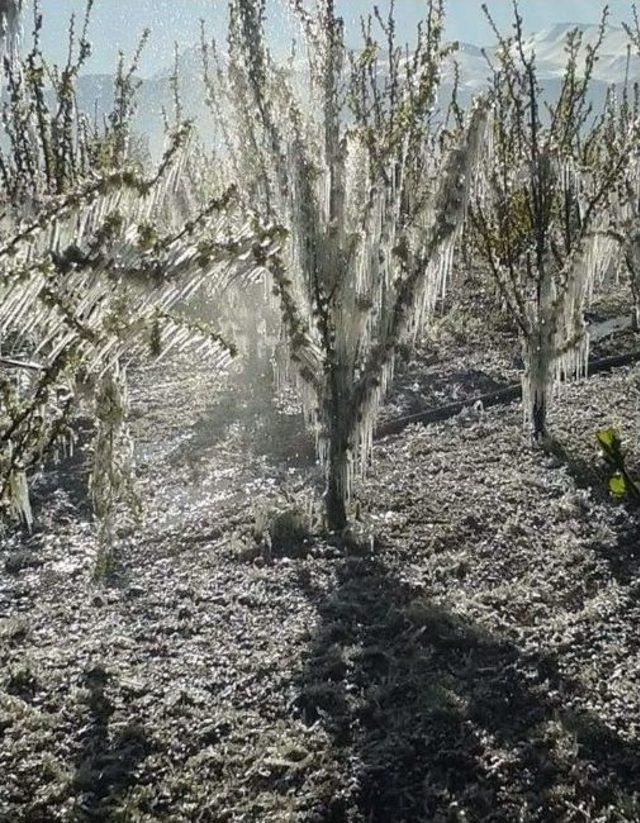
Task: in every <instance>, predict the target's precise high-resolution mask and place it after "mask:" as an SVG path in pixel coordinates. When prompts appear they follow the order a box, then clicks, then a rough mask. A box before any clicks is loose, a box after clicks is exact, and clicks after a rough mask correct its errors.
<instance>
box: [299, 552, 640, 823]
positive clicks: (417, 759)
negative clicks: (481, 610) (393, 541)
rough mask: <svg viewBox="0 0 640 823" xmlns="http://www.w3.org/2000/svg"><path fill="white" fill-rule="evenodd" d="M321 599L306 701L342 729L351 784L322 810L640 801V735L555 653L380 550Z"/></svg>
mask: <svg viewBox="0 0 640 823" xmlns="http://www.w3.org/2000/svg"><path fill="white" fill-rule="evenodd" d="M309 595H310V596H311V597H314V595H313V593H312V592H310V593H309ZM319 610H320V615H321V625H320V627H319V628H318V630H317V632H316V634H315V637H314V640H313V642H312V648H311V651H310V653H309V656H308V659H307V660H306V663H305V668H304V671H303V673H302V675H301V678H300V681H299V682H298V684H297V686H298V699H297V710H298V711H299V713H300V715H301V716H302V718H303V719H304V721H305V722H306V723H307V724H313V723H317V722H319V723H320V724H321V725H322V726H323V727H324V728H325V730H326V731H327V732H328V733H329V734H330V735H331V737H332V742H333V746H334V748H335V754H336V758H337V760H338V762H340V763H341V764H342V769H343V770H344V773H345V779H344V780H343V785H344V784H346V785H347V786H349V787H350V788H349V789H348V790H343V791H341V792H336V794H335V796H334V797H332V798H326V799H325V800H323V801H322V802H321V803H320V804H319V805H318V809H317V815H318V816H317V818H314V819H318V820H323V821H334V823H337V821H342V820H352V819H358V820H367V821H370V822H371V823H378V821H379V823H383V821H385V822H386V821H391V820H393V821H407V822H408V821H440V820H441V821H446V820H453V821H455V820H460V821H462V820H474V821H475V820H490V821H513V820H540V821H543V820H544V821H546V820H560V819H562V820H571V819H576V820H582V819H587V818H585V817H584V816H580V813H578V812H576V816H575V818H574V817H572V816H571V814H570V813H569V812H568V810H569V809H571V808H572V807H575V808H576V809H579V808H580V807H581V806H584V808H585V809H587V810H589V809H591V810H599V811H601V812H602V811H604V810H606V809H607V807H608V806H609V805H613V806H614V808H616V809H623V808H626V807H625V804H628V806H629V808H632V807H633V809H634V811H635V813H637V812H638V807H636V806H633V803H634V802H637V801H634V798H633V795H634V793H637V792H639V791H640V747H639V746H638V745H636V744H635V742H634V743H629V742H625V741H624V740H623V739H622V738H621V737H620V736H619V735H617V734H616V733H615V732H614V731H612V730H611V729H609V728H608V727H606V726H605V725H604V724H603V722H602V721H601V720H600V719H599V718H598V717H596V716H595V715H593V714H591V713H590V712H588V711H587V710H586V709H584V708H581V707H582V706H584V705H586V703H587V701H586V699H585V700H582V699H581V698H582V697H583V695H582V690H581V686H580V684H579V683H577V682H572V681H571V680H569V679H568V678H566V677H565V676H563V674H562V672H561V669H560V665H559V662H558V660H557V659H556V658H554V657H553V656H552V655H549V654H545V653H544V652H543V651H536V652H535V653H527V654H525V653H523V652H522V651H521V650H520V649H519V648H518V646H517V645H516V644H515V643H514V642H512V641H511V640H508V639H501V638H497V637H494V636H491V635H490V634H488V633H487V632H485V630H484V629H483V628H482V627H480V626H478V625H473V624H472V623H470V622H468V621H466V620H463V619H462V618H461V617H459V616H458V615H456V614H455V613H454V612H453V611H451V610H449V609H447V608H444V607H443V606H441V605H439V604H437V603H434V602H432V601H430V600H429V599H427V598H425V597H424V596H422V595H420V593H419V592H416V590H415V589H412V588H411V587H410V586H409V585H408V584H407V583H405V582H403V581H402V580H400V579H398V578H397V577H396V576H395V575H394V574H392V573H390V572H389V571H388V570H387V569H386V568H385V567H384V565H383V564H382V563H381V562H379V561H376V560H372V559H348V560H346V561H345V562H344V563H343V565H342V567H341V569H340V571H339V584H338V586H337V588H336V589H335V591H334V592H333V593H332V594H331V595H330V596H328V597H326V599H324V600H321V601H320V603H319ZM354 814H355V816H354ZM588 819H591V818H588ZM622 819H637V818H636V817H634V816H633V814H631V816H630V817H628V818H625V817H623V818H622Z"/></svg>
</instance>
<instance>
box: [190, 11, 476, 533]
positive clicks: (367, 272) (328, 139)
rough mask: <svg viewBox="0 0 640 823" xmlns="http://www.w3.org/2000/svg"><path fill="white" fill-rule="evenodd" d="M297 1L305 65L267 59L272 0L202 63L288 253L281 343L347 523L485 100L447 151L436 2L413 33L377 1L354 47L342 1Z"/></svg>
mask: <svg viewBox="0 0 640 823" xmlns="http://www.w3.org/2000/svg"><path fill="white" fill-rule="evenodd" d="M291 6H292V9H293V12H294V14H295V15H296V17H297V19H298V21H299V22H300V24H301V26H302V29H303V32H304V42H305V47H306V54H307V56H308V62H309V69H308V73H306V75H305V77H304V78H302V77H301V76H300V74H298V77H297V78H296V77H295V76H294V72H293V66H292V65H291V64H289V65H286V66H278V65H276V64H275V62H274V61H273V60H272V58H271V56H270V53H269V50H268V47H267V45H266V43H265V36H264V16H265V3H264V2H262V0H232V2H231V3H230V11H231V15H230V33H229V58H228V67H226V69H225V67H224V66H223V65H222V62H221V61H219V62H218V64H217V69H216V70H214V69H212V68H211V66H210V65H209V60H208V59H207V58H208V57H209V56H210V55H211V54H212V51H211V49H210V48H208V47H207V46H206V44H205V46H204V54H205V66H206V68H207V72H206V74H207V85H208V88H209V101H210V105H211V107H212V109H213V110H214V112H215V113H217V115H218V117H219V119H220V120H221V126H220V130H221V137H222V139H223V141H224V142H225V143H226V146H227V150H228V155H229V162H230V166H231V168H232V169H233V170H234V172H235V174H236V175H237V177H238V179H239V180H240V181H241V189H242V195H243V197H244V202H245V204H246V207H247V208H253V209H255V211H256V212H258V211H261V212H262V213H263V214H265V215H267V217H268V219H269V221H270V222H272V223H273V225H274V226H280V227H282V228H283V229H284V232H283V233H282V247H281V253H280V254H279V255H277V256H276V255H274V256H272V257H271V259H270V260H269V261H267V263H266V266H267V268H268V270H269V272H270V274H271V276H272V278H273V283H274V289H275V293H276V295H277V297H278V299H279V301H280V306H281V316H282V329H283V335H284V342H285V343H286V346H285V347H284V349H283V351H285V352H286V356H285V358H284V361H285V362H282V361H281V363H280V367H281V371H282V372H283V373H285V374H286V375H292V374H293V375H295V378H296V379H297V381H298V384H299V386H300V387H301V390H302V394H303V397H304V405H305V409H306V411H307V415H308V418H309V420H310V421H311V422H312V423H313V424H314V425H315V427H316V432H317V438H318V450H319V454H320V457H321V459H322V462H323V464H324V466H325V468H326V476H327V487H326V493H325V499H326V511H327V521H328V525H329V527H330V528H332V529H334V530H341V529H343V528H344V527H345V525H346V524H347V502H348V500H349V496H350V493H351V486H352V480H353V477H354V474H355V473H356V472H359V471H362V470H363V469H364V468H365V465H366V463H367V461H368V459H369V456H370V452H371V445H372V435H373V428H374V423H375V418H376V412H377V411H378V408H379V406H380V403H381V400H382V398H383V396H384V393H385V389H386V387H387V386H388V384H389V381H390V379H391V376H392V372H393V362H394V352H395V349H396V346H397V345H398V343H399V342H400V341H401V340H402V339H403V337H404V336H405V335H406V334H407V333H408V332H410V331H411V330H412V328H414V327H415V325H416V323H417V322H418V319H419V318H420V317H423V316H424V315H425V313H428V311H429V310H430V309H431V308H432V307H433V305H434V303H435V301H436V299H437V297H438V296H439V295H440V294H441V293H442V289H443V288H444V286H445V284H446V281H447V277H448V274H449V269H450V266H451V261H452V249H453V244H454V242H455V239H456V237H457V234H458V231H459V227H460V225H461V222H462V219H463V217H464V214H465V210H466V205H467V200H468V197H469V192H470V188H471V183H472V180H473V176H474V166H475V160H476V156H477V154H478V147H479V143H480V141H481V138H482V134H483V130H484V125H485V120H486V106H485V105H484V104H481V105H478V106H477V107H476V108H475V109H474V111H473V113H472V115H471V117H470V118H469V123H468V125H467V127H466V128H462V127H460V128H459V129H458V130H457V133H456V134H455V135H449V140H448V141H443V142H447V143H448V146H449V148H448V149H447V150H446V151H441V150H440V148H439V146H438V141H437V140H435V138H434V133H433V115H434V109H435V107H436V94H437V89H438V83H439V72H440V66H441V63H442V60H443V58H444V56H445V55H446V54H448V52H449V49H448V48H447V47H446V46H444V45H443V42H442V36H443V9H442V4H441V3H440V2H431V3H429V4H428V5H427V15H426V18H425V20H424V22H423V23H422V25H421V26H420V28H419V31H418V34H417V43H416V45H415V47H414V48H409V47H404V46H401V45H399V44H398V43H397V40H396V22H395V10H394V3H391V7H390V12H389V15H388V17H383V16H382V15H381V14H380V13H379V12H378V10H377V9H376V10H375V12H374V15H372V18H371V19H369V20H365V21H364V22H363V37H364V42H363V47H362V49H361V50H360V51H359V52H357V53H354V54H349V53H348V51H347V49H346V47H345V39H344V26H343V21H342V19H341V18H340V17H339V16H338V15H337V13H336V10H335V4H334V2H333V0H321V2H318V3H317V4H316V7H315V9H314V10H309V9H308V8H307V7H306V6H305V4H304V3H303V2H302V0H294V2H292V4H291ZM375 27H378V30H379V31H380V33H381V35H382V39H383V41H384V42H383V44H382V45H380V44H378V42H377V41H376V38H375V36H374V28H375ZM300 86H302V87H303V88H304V91H300V90H298V91H296V87H300ZM229 109H231V110H232V111H233V113H234V116H235V119H234V120H232V121H231V120H229V118H228V117H227V116H226V114H225V111H227V110H229ZM436 166H438V167H439V168H438V169H436ZM436 171H437V173H436Z"/></svg>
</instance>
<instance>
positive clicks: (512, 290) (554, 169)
mask: <svg viewBox="0 0 640 823" xmlns="http://www.w3.org/2000/svg"><path fill="white" fill-rule="evenodd" d="M483 8H484V10H485V13H486V14H487V16H488V17H489V20H490V21H491V17H490V15H489V12H488V10H487V8H486V6H484V7H483ZM514 10H515V26H514V29H515V34H514V36H513V37H512V38H508V39H507V38H503V37H502V35H501V34H500V33H499V31H498V30H497V28H496V27H495V26H493V28H494V32H495V34H496V37H497V38H498V57H497V64H496V66H495V68H494V87H493V111H494V122H493V128H492V135H491V136H492V140H491V141H490V143H489V146H490V148H489V151H488V152H487V156H486V158H485V165H486V173H485V186H484V187H483V190H482V192H481V194H479V195H478V196H477V197H476V198H474V201H473V203H472V206H471V209H470V218H471V223H472V225H473V229H474V231H475V233H476V237H477V248H478V252H479V254H480V256H481V258H482V259H484V261H485V262H486V263H487V264H488V266H489V268H490V271H491V273H492V275H493V277H494V279H495V282H496V284H497V286H498V288H499V290H500V293H501V295H502V298H503V301H504V304H505V306H506V307H507V309H508V311H509V312H510V313H511V315H512V316H513V318H514V319H515V321H516V323H517V325H518V329H519V332H520V336H521V340H522V344H523V354H524V361H525V374H524V379H523V387H524V410H525V421H526V424H527V426H528V427H529V428H530V429H531V431H532V434H533V436H534V437H535V439H538V440H539V439H543V438H544V437H545V435H546V433H547V411H548V408H549V403H550V396H551V391H552V388H553V385H554V382H555V381H557V380H561V379H564V378H567V377H570V376H575V377H578V376H581V375H584V374H585V373H586V371H587V365H588V357H589V336H588V332H587V328H586V323H585V320H584V310H585V306H586V305H587V302H588V301H589V299H590V296H591V293H592V288H593V283H594V279H595V278H596V275H597V274H598V273H599V272H601V271H602V269H603V268H606V267H607V265H608V261H609V260H610V259H611V254H612V247H611V242H610V239H609V238H608V236H607V230H608V227H609V216H608V215H609V210H608V206H609V203H610V199H611V197H612V196H613V194H614V192H615V189H616V186H617V184H618V182H619V180H620V176H621V173H622V171H623V168H624V153H625V150H627V149H628V148H629V146H630V145H631V143H630V139H631V134H632V130H629V131H628V132H626V133H625V134H623V135H619V136H618V139H617V143H616V145H615V146H612V147H610V148H611V150H608V151H603V141H602V139H601V137H602V126H603V119H602V118H598V119H597V121H596V124H595V126H594V127H593V128H591V127H590V122H591V107H590V105H589V103H588V90H589V84H590V80H591V76H592V73H593V67H594V65H595V62H596V60H597V59H598V50H599V48H600V45H601V42H602V38H603V36H604V31H605V25H606V19H607V12H606V10H605V12H604V13H603V18H602V21H601V25H600V36H599V38H598V41H597V42H596V43H595V45H594V46H587V47H586V48H584V49H583V48H582V35H581V33H580V31H579V30H577V29H576V30H575V31H572V32H570V33H569V34H568V36H567V41H566V53H567V62H566V68H565V72H564V77H563V80H562V84H561V90H560V94H559V96H558V98H557V99H556V100H555V101H548V100H546V99H545V97H544V92H543V90H542V89H541V87H540V84H539V82H538V77H537V71H536V62H535V54H534V53H532V52H531V50H530V49H528V48H527V45H526V42H525V39H524V35H523V29H522V18H521V16H520V14H519V11H518V6H517V3H515V2H514ZM491 22H492V21H491ZM492 25H493V22H492Z"/></svg>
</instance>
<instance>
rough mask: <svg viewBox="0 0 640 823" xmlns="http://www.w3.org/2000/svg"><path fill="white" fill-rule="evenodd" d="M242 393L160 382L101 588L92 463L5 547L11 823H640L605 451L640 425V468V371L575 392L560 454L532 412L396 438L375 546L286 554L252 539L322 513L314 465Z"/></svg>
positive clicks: (146, 380) (288, 550)
mask: <svg viewBox="0 0 640 823" xmlns="http://www.w3.org/2000/svg"><path fill="white" fill-rule="evenodd" d="M443 339H445V338H444V337H443V336H441V337H440V338H439V340H440V342H437V341H436V344H435V345H436V346H441V347H443V346H444V345H445V343H443V342H442V341H443ZM428 345H429V346H432V347H433V345H434V344H433V343H429V344H428ZM446 346H447V348H448V351H447V356H446V363H448V364H451V363H453V364H454V365H452V366H451V365H447V366H446V367H445V366H444V365H443V364H444V363H445V358H444V356H441V357H440V367H441V369H444V368H446V369H447V370H451V371H452V372H453V373H455V372H456V369H457V368H458V367H457V366H456V365H455V363H456V360H455V358H456V357H458V358H459V364H460V369H459V371H462V370H464V369H468V368H469V361H468V358H465V354H464V351H463V349H464V346H465V343H464V341H462V342H460V343H459V346H460V351H459V353H458V354H456V353H455V351H452V350H451V349H452V344H451V342H450V341H449V342H448V343H446ZM474 346H475V343H474ZM501 352H502V353H501ZM441 355H443V353H442V352H441ZM431 356H432V357H437V356H438V351H437V348H436V350H435V351H432V354H431ZM516 356H517V355H516V353H515V352H513V353H510V352H508V351H506V352H505V350H504V347H503V348H502V349H501V348H500V347H498V346H495V345H494V344H493V343H492V344H491V345H487V347H486V349H485V358H484V359H482V358H481V357H478V370H480V371H482V373H483V374H486V375H488V378H487V379H491V380H496V381H497V380H499V379H502V378H503V377H504V378H511V379H512V378H513V376H514V374H513V372H514V371H515V364H514V363H513V362H511V361H512V360H513V358H515V357H516ZM500 364H503V365H504V368H505V372H504V374H500V373H499V369H500ZM432 366H433V369H434V370H435V369H436V368H437V364H436V362H435V360H434V361H433V364H432ZM413 368H414V369H415V370H414V372H413V374H411V373H410V372H411V369H410V368H409V367H401V369H400V373H399V382H398V385H399V389H398V392H397V393H396V395H395V400H394V401H393V402H395V403H396V404H397V407H398V408H402V405H403V403H404V402H405V401H404V400H403V388H402V387H403V385H413V383H410V384H409V383H407V382H406V381H408V380H409V379H410V378H411V377H414V378H415V380H414V382H417V383H418V384H419V386H424V387H425V392H427V391H429V389H428V388H427V387H428V386H431V389H430V390H431V391H432V396H430V397H428V398H427V399H428V400H429V402H431V400H432V399H434V398H435V399H438V397H439V396H440V395H439V394H438V391H439V390H437V389H435V388H433V386H434V381H433V380H432V379H429V376H428V375H425V373H424V371H423V372H419V370H418V366H417V365H416V366H415V367H413ZM510 370H511V371H510ZM408 373H409V377H408V378H407V377H406V375H407V374H408ZM221 379H222V378H221V377H220V376H216V375H213V374H210V373H209V371H208V370H207V368H206V364H200V367H199V368H198V367H196V366H194V364H193V363H188V362H180V361H170V362H167V363H166V364H162V365H160V366H156V367H154V368H152V369H148V370H146V371H144V372H141V373H139V374H137V375H135V376H134V379H133V391H132V395H133V397H132V399H133V425H134V430H135V435H136V440H137V443H138V446H137V448H138V474H139V485H140V490H141V492H142V495H143V498H144V500H145V501H146V505H147V515H146V520H145V523H144V525H143V526H141V528H140V529H139V530H138V531H136V532H135V533H132V534H123V535H122V539H121V544H120V546H119V549H118V553H117V557H116V562H115V568H114V572H113V573H112V574H111V575H110V576H109V577H108V579H107V580H106V581H105V582H104V583H102V584H95V583H93V582H92V577H91V576H92V568H93V560H94V554H95V548H96V547H95V542H94V536H93V531H92V528H91V525H90V523H89V522H88V509H87V506H86V499H85V498H84V497H83V492H82V483H81V482H80V481H81V480H82V475H83V472H84V467H83V465H82V462H81V460H80V459H77V460H76V462H75V463H72V464H66V465H64V466H61V467H60V468H59V469H58V471H57V472H56V473H51V474H50V475H49V476H48V477H47V478H46V480H45V482H44V483H43V484H42V485H41V488H40V490H39V492H38V499H37V501H36V503H37V507H38V511H39V523H38V527H37V531H36V532H35V533H34V534H33V535H31V536H29V535H25V534H22V535H14V536H12V537H10V538H8V539H6V540H5V542H4V545H3V546H2V549H1V551H0V561H1V562H2V564H3V566H2V567H0V820H3V821H5V820H6V821H7V822H8V823H9V822H10V823H14V821H15V822H16V823H18V822H19V821H25V823H37V822H38V821H42V823H45V821H46V823H49V821H56V820H69V821H71V820H74V821H75V820H95V821H112V820H113V821H118V820H120V821H156V820H157V821H160V820H162V821H164V820H170V821H185V823H186V822H187V821H225V820H226V821H256V823H258V822H260V823H262V821H317V823H321V822H323V821H334V823H339V821H363V823H364V821H367V822H368V823H371V822H372V821H373V823H377V822H378V821H379V823H383V821H384V823H387V821H394V823H396V822H397V823H401V822H402V821H407V822H408V821H482V820H484V821H505V822H506V821H517V820H522V821H541V823H542V821H545V822H546V821H550V820H562V821H584V820H592V821H596V820H598V821H600V820H602V821H609V820H610V821H621V820H626V821H635V820H638V819H640V639H639V635H638V625H640V536H639V535H640V518H639V516H638V514H637V513H635V512H633V511H631V510H630V509H627V508H625V506H623V505H622V504H616V503H614V502H612V501H611V500H610V499H609V498H608V496H607V494H606V475H605V473H604V472H603V471H602V470H601V467H600V464H599V461H598V456H597V452H596V446H595V439H594V432H595V430H596V429H598V428H600V427H604V426H608V425H611V424H612V423H613V424H616V425H618V426H619V428H620V429H621V430H622V431H623V434H624V436H625V441H626V442H627V443H628V444H629V448H630V455H629V460H630V465H631V467H635V468H638V469H639V470H640V453H639V451H638V447H637V444H638V434H639V433H640V432H639V431H638V427H639V426H640V419H639V418H638V384H639V380H640V370H638V369H635V370H633V369H619V370H616V371H614V372H612V373H610V374H606V375H599V376H597V377H594V378H593V379H592V380H590V381H588V382H584V383H580V384H577V385H571V386H565V387H563V389H562V394H563V397H564V398H565V401H566V402H562V403H559V404H558V405H557V406H556V408H555V410H554V414H553V421H552V424H553V429H554V432H555V433H556V437H557V443H556V444H555V446H554V448H553V449H552V450H549V451H546V452H545V451H542V450H536V449H533V448H532V447H531V446H530V445H529V444H528V442H527V441H526V439H525V438H524V436H523V434H522V427H521V411H520V409H519V408H518V407H517V406H510V407H499V408H494V409H491V410H488V411H486V412H477V413H474V412H472V411H469V413H464V414H462V415H460V416H458V417H456V418H453V419H451V420H449V421H447V422H445V423H442V424H438V425H433V426H430V427H428V428H419V427H413V428H409V429H407V430H406V431H404V432H403V433H402V434H400V435H398V436H396V437H394V438H389V439H386V440H383V441H381V442H379V443H378V444H377V446H376V448H375V455H374V463H373V467H372V470H371V472H370V475H369V478H368V479H367V480H366V481H365V482H364V483H362V484H361V487H360V488H359V489H358V496H359V499H360V501H361V512H360V517H361V521H362V522H361V524H360V525H359V526H358V529H359V532H358V535H357V537H358V540H354V541H352V542H350V543H349V545H347V546H346V547H344V546H342V547H336V546H333V545H331V543H330V542H328V541H327V540H326V539H325V538H323V537H322V536H313V535H312V534H309V535H308V536H307V537H306V538H304V539H303V538H302V537H299V538H297V539H296V540H294V541H289V543H288V544H287V545H285V544H284V543H283V544H282V545H279V544H278V543H276V545H274V548H273V554H272V557H271V558H265V556H264V554H263V552H262V551H261V550H260V548H259V547H258V545H257V543H256V540H255V539H254V537H253V534H252V524H256V523H262V522H265V521H268V518H269V510H270V508H272V507H275V506H282V505H296V506H298V507H299V508H304V507H305V506H306V505H307V503H306V501H307V500H308V497H309V490H310V489H311V488H312V487H313V485H314V482H316V481H317V480H318V469H317V467H316V466H315V464H314V458H313V451H312V449H311V444H310V442H309V438H308V437H307V436H305V435H304V432H303V430H302V425H301V421H300V418H299V415H298V414H297V413H296V412H295V410H291V409H287V408H284V409H278V408H276V407H275V405H274V404H273V402H272V401H271V399H270V398H269V395H268V391H266V390H265V391H261V390H260V386H261V383H260V381H257V382H254V383H252V384H251V385H250V386H247V385H243V384H242V383H237V384H236V386H235V388H233V389H230V388H229V387H226V388H224V390H222V391H221V390H220V385H219V383H220V381H221ZM403 381H405V383H403ZM463 382H464V381H463ZM453 385H455V380H454V381H452V380H444V381H443V388H442V396H443V397H445V396H446V397H447V398H449V397H450V395H451V391H452V388H451V387H452V386H453ZM283 493H286V495H287V496H288V498H289V500H290V501H293V503H289V504H283V502H282V500H283ZM253 531H255V526H254V529H253Z"/></svg>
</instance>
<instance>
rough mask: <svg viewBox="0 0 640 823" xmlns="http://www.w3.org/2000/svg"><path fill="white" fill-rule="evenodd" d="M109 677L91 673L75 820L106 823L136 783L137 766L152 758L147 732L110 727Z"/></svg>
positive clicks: (95, 671) (77, 776)
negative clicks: (149, 756) (103, 822)
mask: <svg viewBox="0 0 640 823" xmlns="http://www.w3.org/2000/svg"><path fill="white" fill-rule="evenodd" d="M109 679H110V676H109V675H108V673H107V672H106V671H105V670H104V669H102V668H101V667H96V668H93V669H91V670H90V671H88V672H87V673H86V675H85V682H84V684H83V685H84V686H85V687H86V689H87V690H88V700H87V704H88V711H89V719H88V723H87V725H86V726H85V728H84V730H83V733H82V739H81V749H80V752H79V755H78V758H77V761H76V772H75V775H74V778H73V787H74V789H75V792H76V798H77V799H76V805H75V817H74V819H75V820H78V821H104V820H111V819H114V818H113V817H112V815H113V814H114V813H115V812H116V810H117V809H118V807H119V806H120V804H121V802H122V800H123V798H124V796H125V794H126V791H127V789H128V788H129V787H130V786H132V785H133V784H134V783H135V781H136V769H137V767H138V765H139V764H140V763H141V762H142V761H143V760H144V759H145V758H146V757H147V756H148V755H149V753H150V752H151V750H152V742H151V740H150V738H149V737H148V735H147V732H146V731H145V730H144V729H143V728H142V727H141V726H137V725H134V724H128V725H126V726H124V727H120V728H119V729H117V730H116V729H112V728H111V727H110V718H111V715H112V714H113V712H114V711H115V709H114V706H113V704H112V703H111V701H110V699H109V697H108V693H107V687H108V683H109Z"/></svg>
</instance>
